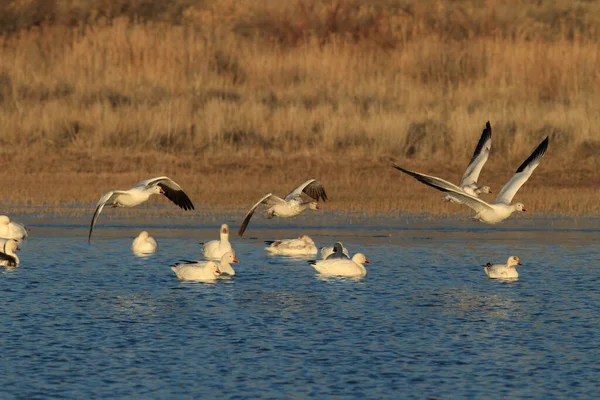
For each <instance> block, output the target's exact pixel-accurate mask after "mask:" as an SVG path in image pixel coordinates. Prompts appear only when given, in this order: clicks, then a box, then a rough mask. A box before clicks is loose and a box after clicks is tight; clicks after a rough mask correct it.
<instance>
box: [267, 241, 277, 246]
mask: <svg viewBox="0 0 600 400" xmlns="http://www.w3.org/2000/svg"><path fill="white" fill-rule="evenodd" d="M275 242H276V240H265V244H268V245H272V244H273V243H275Z"/></svg>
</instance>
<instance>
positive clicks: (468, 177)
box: [444, 121, 492, 203]
mask: <svg viewBox="0 0 600 400" xmlns="http://www.w3.org/2000/svg"><path fill="white" fill-rule="evenodd" d="M491 148H492V126H491V125H490V121H488V122H486V124H485V129H484V130H483V132H482V133H481V137H480V138H479V142H478V143H477V147H475V151H474V152H473V157H471V161H470V162H469V165H468V166H467V169H466V171H465V173H464V174H463V176H462V178H461V180H460V185H459V187H460V188H461V189H462V190H463V192H465V193H467V194H470V195H471V196H474V197H478V195H479V194H480V193H492V191H491V189H490V187H489V186H485V185H483V186H478V185H477V179H479V174H480V173H481V169H482V168H483V165H484V164H485V162H486V161H487V159H488V157H489V156H490V150H491ZM444 200H446V201H450V202H452V203H460V200H458V199H456V198H455V197H453V196H452V195H450V194H449V195H447V196H446V197H444Z"/></svg>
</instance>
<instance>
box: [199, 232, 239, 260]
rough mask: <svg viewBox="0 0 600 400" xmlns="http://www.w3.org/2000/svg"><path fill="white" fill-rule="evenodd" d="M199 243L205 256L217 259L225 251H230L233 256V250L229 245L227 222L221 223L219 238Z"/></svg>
mask: <svg viewBox="0 0 600 400" xmlns="http://www.w3.org/2000/svg"><path fill="white" fill-rule="evenodd" d="M200 244H203V246H202V254H204V257H206V258H211V259H215V260H219V259H220V258H221V257H222V256H223V254H225V253H227V252H232V253H233V255H234V256H235V250H234V249H233V248H232V247H231V243H229V227H228V226H227V224H223V225H221V239H220V240H211V241H209V242H206V243H200Z"/></svg>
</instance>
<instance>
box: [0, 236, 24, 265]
mask: <svg viewBox="0 0 600 400" xmlns="http://www.w3.org/2000/svg"><path fill="white" fill-rule="evenodd" d="M17 250H21V249H20V248H19V245H18V244H17V241H16V240H15V239H8V240H6V241H5V242H4V243H3V244H2V247H0V266H3V267H17V266H18V265H19V257H18V256H17V254H16V253H15V251H17Z"/></svg>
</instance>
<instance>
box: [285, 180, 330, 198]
mask: <svg viewBox="0 0 600 400" xmlns="http://www.w3.org/2000/svg"><path fill="white" fill-rule="evenodd" d="M302 193H305V194H306V195H308V196H310V197H311V198H312V199H314V200H315V201H319V200H323V201H327V193H325V188H324V187H323V185H322V184H321V182H319V181H318V180H316V179H309V180H307V181H306V182H304V183H303V184H301V185H299V186H298V187H297V188H295V189H294V190H292V191H291V192H289V193H288V195H287V196H285V200H291V199H293V198H295V197H298V196H300V195H301V194H302Z"/></svg>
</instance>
